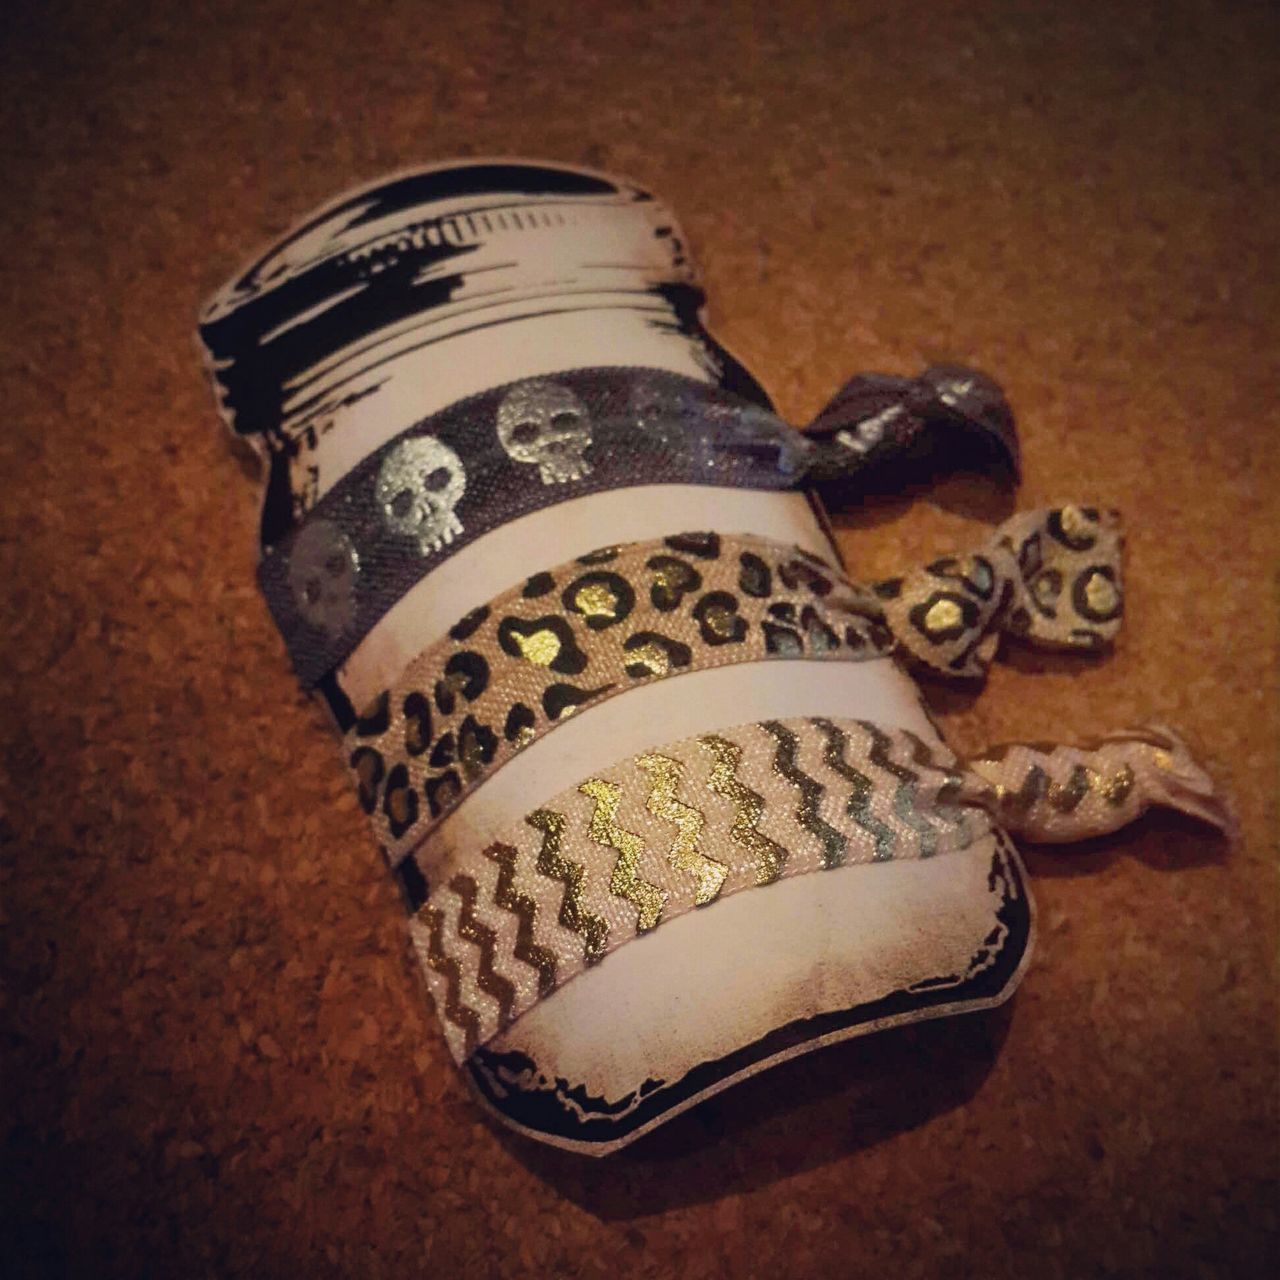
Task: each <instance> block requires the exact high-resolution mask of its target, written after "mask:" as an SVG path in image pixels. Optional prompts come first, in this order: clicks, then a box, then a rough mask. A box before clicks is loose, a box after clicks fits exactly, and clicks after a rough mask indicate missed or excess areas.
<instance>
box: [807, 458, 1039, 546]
mask: <svg viewBox="0 0 1280 1280" xmlns="http://www.w3.org/2000/svg"><path fill="white" fill-rule="evenodd" d="M863 483H864V485H866V487H860V488H858V489H856V490H854V489H840V488H836V489H833V490H831V491H830V492H829V493H828V492H827V491H825V490H824V492H823V498H824V501H826V503H827V506H828V508H829V510H830V513H831V521H832V524H833V526H834V527H835V528H836V529H837V530H840V529H869V528H876V527H878V526H880V525H885V524H890V523H892V522H893V521H895V520H899V519H901V518H902V517H903V516H904V515H905V514H906V513H907V512H908V511H909V510H910V509H911V507H912V506H913V505H914V504H915V503H916V502H918V501H920V500H921V499H922V498H926V497H927V498H928V500H929V502H930V503H931V504H932V505H933V506H935V507H938V508H940V509H941V510H943V511H947V512H950V513H951V514H952V515H957V516H963V517H964V518H965V519H968V520H981V521H983V522H985V523H987V524H990V525H992V526H995V525H998V524H1000V523H1001V522H1002V521H1004V520H1007V519H1008V518H1009V517H1010V516H1011V515H1013V513H1014V510H1015V506H1016V503H1015V496H1014V489H1015V484H1014V481H1013V479H1012V477H1011V476H1010V475H1009V473H1008V471H1007V470H1006V469H1004V468H1002V467H992V468H990V469H988V470H985V471H952V470H950V469H949V468H947V467H945V466H943V465H942V464H941V463H933V464H920V463H916V464H913V465H910V466H893V467H888V466H886V467H884V468H882V469H881V470H879V471H877V472H876V473H875V475H874V478H873V479H872V480H871V481H864V482H863ZM956 549H957V548H954V547H940V548H939V554H942V553H944V552H947V551H954V550H956Z"/></svg>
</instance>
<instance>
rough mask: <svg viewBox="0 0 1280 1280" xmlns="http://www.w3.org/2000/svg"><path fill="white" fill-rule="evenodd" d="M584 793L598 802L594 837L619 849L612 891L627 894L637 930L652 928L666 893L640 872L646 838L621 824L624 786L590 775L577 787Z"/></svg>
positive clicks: (659, 913) (593, 828) (622, 895)
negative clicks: (620, 809) (620, 798)
mask: <svg viewBox="0 0 1280 1280" xmlns="http://www.w3.org/2000/svg"><path fill="white" fill-rule="evenodd" d="M578 790H579V791H581V792H582V794H583V795H584V796H590V797H591V799H592V800H594V801H595V802H596V807H595V809H594V810H593V811H592V814H591V838H592V839H593V840H594V841H595V842H596V844H598V845H600V846H601V848H604V849H616V850H617V851H618V860H617V861H616V862H615V863H614V864H613V874H612V875H611V876H610V877H609V891H610V893H616V894H617V895H618V897H620V898H626V900H627V901H628V902H630V903H631V904H632V906H634V907H635V909H636V931H637V932H639V933H643V932H644V931H645V930H646V929H652V928H653V926H654V925H655V924H657V923H658V918H659V917H660V916H661V915H662V908H663V907H664V906H665V905H666V901H667V895H666V894H665V893H663V892H662V890H661V889H659V888H658V886H657V885H656V884H650V882H649V881H648V880H646V879H644V877H643V876H641V874H640V855H641V854H642V853H643V852H644V841H643V840H641V839H640V837H639V836H637V835H635V834H634V833H632V832H630V831H628V830H626V829H625V828H624V827H620V826H618V798H619V796H621V794H622V790H621V788H620V787H618V786H617V785H616V784H614V783H612V782H605V781H604V779H603V778H588V779H587V780H586V782H584V783H582V785H581V786H579V787H578Z"/></svg>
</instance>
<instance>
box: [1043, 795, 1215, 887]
mask: <svg viewBox="0 0 1280 1280" xmlns="http://www.w3.org/2000/svg"><path fill="white" fill-rule="evenodd" d="M1231 846H1232V841H1231V838H1230V836H1227V835H1224V834H1223V833H1222V832H1220V831H1218V830H1216V829H1215V828H1214V827H1212V826H1210V825H1209V824H1208V823H1207V822H1200V821H1199V820H1197V819H1196V818H1191V817H1188V816H1186V815H1185V814H1180V813H1174V812H1172V811H1171V810H1168V809H1153V810H1151V811H1150V812H1149V813H1145V814H1143V815H1142V817H1141V818H1138V819H1137V820H1136V821H1135V822H1131V823H1130V824H1129V825H1128V826H1127V827H1122V828H1120V830H1118V831H1112V832H1111V833H1109V834H1108V835H1104V836H1095V837H1093V839H1091V840H1079V841H1075V842H1074V843H1072V844H1062V845H1053V844H1033V843H1032V842H1031V841H1029V840H1027V839H1025V838H1023V837H1021V836H1019V837H1018V852H1019V853H1021V854H1022V861H1023V864H1024V865H1025V867H1026V868H1027V872H1028V873H1029V874H1030V876H1031V878H1032V880H1040V879H1045V880H1048V879H1051V878H1055V877H1064V876H1093V875H1098V874H1099V873H1100V872H1103V871H1106V870H1107V869H1108V868H1109V867H1111V866H1114V865H1115V863H1116V862H1117V861H1119V860H1120V859H1121V858H1126V857H1127V858H1134V859H1136V860H1137V861H1139V862H1141V863H1142V864H1143V865H1144V866H1147V867H1150V868H1151V870H1153V871H1160V872H1176V871H1186V870H1187V869H1188V868H1189V867H1204V866H1213V865H1220V864H1222V863H1224V862H1226V860H1227V858H1228V856H1229V855H1230V853H1231Z"/></svg>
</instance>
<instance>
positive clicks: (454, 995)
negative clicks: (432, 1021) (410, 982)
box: [420, 907, 480, 1054]
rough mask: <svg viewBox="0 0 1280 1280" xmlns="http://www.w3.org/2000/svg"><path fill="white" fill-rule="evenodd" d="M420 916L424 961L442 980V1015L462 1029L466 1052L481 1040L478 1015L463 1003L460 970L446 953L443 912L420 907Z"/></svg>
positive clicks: (433, 908)
mask: <svg viewBox="0 0 1280 1280" xmlns="http://www.w3.org/2000/svg"><path fill="white" fill-rule="evenodd" d="M420 916H421V918H423V919H425V920H426V922H427V963H428V964H429V965H430V966H431V967H432V968H433V969H434V970H435V971H436V972H437V973H438V974H439V975H440V976H441V977H442V978H443V979H444V980H445V1000H444V1009H443V1013H444V1016H445V1017H446V1018H447V1019H448V1020H449V1021H450V1022H452V1023H453V1025H454V1026H455V1027H457V1028H458V1030H459V1031H461V1032H462V1040H463V1044H464V1046H465V1048H466V1051H467V1053H468V1054H469V1053H470V1052H471V1051H472V1050H473V1049H474V1048H475V1047H476V1045H477V1043H478V1042H479V1040H480V1016H479V1014H477V1013H476V1011H475V1010H474V1009H473V1008H471V1006H470V1005H466V1004H463V1003H462V972H461V969H460V968H459V966H458V962H457V961H456V960H455V959H454V958H453V957H452V956H449V955H446V954H445V949H444V912H443V911H438V910H437V909H436V908H435V907H423V908H422V911H421V912H420Z"/></svg>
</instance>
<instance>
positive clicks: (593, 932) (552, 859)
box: [525, 809, 609, 964]
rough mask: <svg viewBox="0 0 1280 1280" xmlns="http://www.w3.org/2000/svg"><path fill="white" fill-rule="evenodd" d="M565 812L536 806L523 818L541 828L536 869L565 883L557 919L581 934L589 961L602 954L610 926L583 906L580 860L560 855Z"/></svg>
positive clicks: (592, 962)
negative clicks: (570, 859) (572, 860)
mask: <svg viewBox="0 0 1280 1280" xmlns="http://www.w3.org/2000/svg"><path fill="white" fill-rule="evenodd" d="M564 821H565V819H564V814H563V813H557V812H556V811H555V810H554V809H535V810H534V811H533V812H532V813H531V814H529V815H528V816H527V817H526V818H525V822H527V823H528V824H529V826H531V827H532V828H533V829H534V830H535V831H541V832H542V848H540V849H539V850H538V870H539V871H540V872H541V873H542V874H543V875H544V876H548V877H550V878H551V879H552V880H559V881H560V883H561V884H563V885H564V896H563V897H562V898H561V900H560V923H561V924H562V925H563V926H564V927H565V928H566V929H568V930H570V931H571V932H573V933H576V934H578V935H580V936H581V938H582V954H583V958H584V959H585V960H586V962H587V963H588V964H595V962H596V961H597V960H599V959H600V957H601V956H603V955H604V947H605V942H606V940H607V939H608V937H609V926H608V925H607V924H606V923H605V922H604V920H602V919H601V918H600V917H599V916H597V915H593V914H592V913H591V912H590V911H588V910H587V909H586V905H585V900H584V899H585V892H584V882H585V880H586V875H587V873H586V871H585V870H584V869H583V867H582V866H581V864H580V863H577V862H570V861H569V859H568V858H565V857H562V856H561V853H560V850H561V848H562V847H563V845H564Z"/></svg>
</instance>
